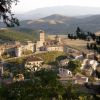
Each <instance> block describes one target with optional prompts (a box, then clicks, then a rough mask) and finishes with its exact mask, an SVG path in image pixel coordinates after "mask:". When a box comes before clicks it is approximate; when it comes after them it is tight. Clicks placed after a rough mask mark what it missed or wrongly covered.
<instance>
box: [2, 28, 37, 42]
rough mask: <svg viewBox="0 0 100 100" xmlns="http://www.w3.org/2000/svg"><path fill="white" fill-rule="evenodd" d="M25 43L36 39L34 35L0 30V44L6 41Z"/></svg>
mask: <svg viewBox="0 0 100 100" xmlns="http://www.w3.org/2000/svg"><path fill="white" fill-rule="evenodd" d="M15 40H17V41H22V42H23V41H26V40H31V41H35V40H36V37H35V36H34V34H27V33H23V32H19V31H15V30H12V29H1V30H0V42H8V41H15Z"/></svg>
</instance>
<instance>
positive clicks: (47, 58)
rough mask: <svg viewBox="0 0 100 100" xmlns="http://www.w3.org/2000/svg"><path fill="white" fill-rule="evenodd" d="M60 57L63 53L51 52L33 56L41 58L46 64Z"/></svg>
mask: <svg viewBox="0 0 100 100" xmlns="http://www.w3.org/2000/svg"><path fill="white" fill-rule="evenodd" d="M62 55H65V54H64V53H63V52H57V51H52V52H47V53H40V54H36V55H35V56H38V57H41V58H42V59H43V60H44V63H46V64H48V63H52V62H55V60H56V58H57V57H59V56H62Z"/></svg>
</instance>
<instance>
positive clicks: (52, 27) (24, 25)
mask: <svg viewBox="0 0 100 100" xmlns="http://www.w3.org/2000/svg"><path fill="white" fill-rule="evenodd" d="M1 26H2V25H1ZM77 27H80V28H81V29H82V30H83V31H91V32H97V31H100V15H92V16H87V17H80V18H77V17H70V16H65V15H60V14H53V15H50V16H46V17H44V18H39V19H36V20H23V21H20V26H19V27H15V28H14V29H15V30H17V31H21V32H25V33H28V34H30V33H31V32H32V31H33V30H44V31H46V32H47V33H48V34H68V33H72V34H75V31H76V28H77Z"/></svg>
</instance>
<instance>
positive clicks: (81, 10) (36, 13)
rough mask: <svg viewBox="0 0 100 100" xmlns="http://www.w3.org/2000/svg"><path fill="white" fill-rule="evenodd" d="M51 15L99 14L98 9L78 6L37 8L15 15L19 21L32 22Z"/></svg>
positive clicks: (99, 9)
mask: <svg viewBox="0 0 100 100" xmlns="http://www.w3.org/2000/svg"><path fill="white" fill-rule="evenodd" d="M53 14H60V15H64V16H84V17H85V15H86V16H89V15H96V14H100V8H96V7H80V6H54V7H45V8H38V9H36V10H32V11H29V12H26V13H23V14H16V16H17V17H18V18H19V19H21V20H34V19H39V18H43V17H46V16H50V15H53Z"/></svg>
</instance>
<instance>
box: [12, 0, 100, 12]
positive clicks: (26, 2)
mask: <svg viewBox="0 0 100 100" xmlns="http://www.w3.org/2000/svg"><path fill="white" fill-rule="evenodd" d="M65 5H78V6H87V7H100V0H19V3H18V5H17V6H13V11H14V12H27V11H30V10H34V9H37V8H42V7H51V6H65Z"/></svg>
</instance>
